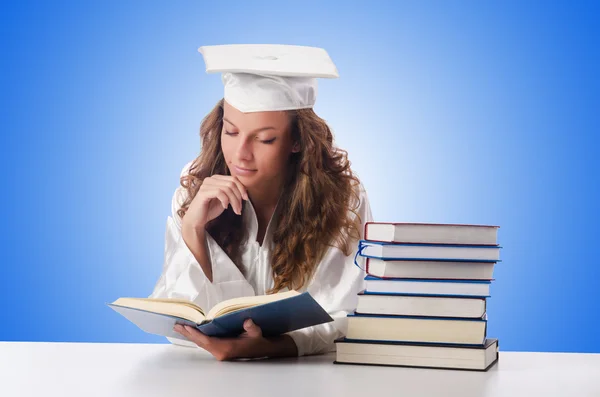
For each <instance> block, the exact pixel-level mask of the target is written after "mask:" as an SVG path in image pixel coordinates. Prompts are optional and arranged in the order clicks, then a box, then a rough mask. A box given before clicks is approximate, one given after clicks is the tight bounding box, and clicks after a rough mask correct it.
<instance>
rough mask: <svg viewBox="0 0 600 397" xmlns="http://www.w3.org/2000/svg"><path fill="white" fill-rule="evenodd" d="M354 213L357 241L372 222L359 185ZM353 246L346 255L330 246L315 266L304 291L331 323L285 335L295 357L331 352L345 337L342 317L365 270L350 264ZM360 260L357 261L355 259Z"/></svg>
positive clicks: (353, 300) (355, 300)
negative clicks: (293, 346)
mask: <svg viewBox="0 0 600 397" xmlns="http://www.w3.org/2000/svg"><path fill="white" fill-rule="evenodd" d="M359 197H360V203H359V207H358V210H357V214H358V215H359V216H360V221H361V228H360V238H361V239H362V238H363V233H364V225H365V223H366V222H371V221H373V215H372V213H371V207H370V204H369V200H368V197H367V194H366V191H365V190H364V188H363V186H362V184H361V185H360V192H359ZM350 244H351V246H352V247H354V249H353V250H352V252H351V254H350V255H349V256H346V255H344V253H343V252H342V251H341V250H340V249H338V248H334V247H331V248H330V249H329V250H328V251H327V253H326V255H325V257H324V258H323V260H322V261H321V263H320V264H319V266H318V268H317V270H316V272H315V275H314V277H313V279H312V281H311V283H310V284H309V285H308V287H307V291H308V292H309V293H310V294H311V296H312V297H313V298H314V299H315V300H316V301H317V302H318V303H319V304H320V305H321V306H322V307H323V308H324V309H325V310H326V311H327V312H328V313H329V315H330V316H331V317H332V318H333V320H334V321H333V322H329V323H325V324H320V325H316V326H313V327H307V328H303V329H299V330H296V331H292V332H289V333H287V335H289V336H290V337H291V338H292V339H293V340H294V342H295V343H296V347H297V349H298V355H299V356H304V355H311V354H321V353H327V352H330V351H334V350H335V343H334V341H335V340H336V339H338V338H341V337H343V336H345V335H346V330H347V319H346V316H347V315H348V314H350V313H352V312H354V310H355V309H356V306H357V304H358V296H357V294H358V293H359V292H361V291H362V290H364V286H365V284H364V278H365V275H366V274H365V271H364V270H363V269H364V264H361V262H362V261H360V262H359V261H358V260H357V262H358V264H359V265H360V267H358V266H356V264H355V263H354V258H355V255H356V251H357V250H358V240H355V241H351V242H350ZM358 259H360V258H358Z"/></svg>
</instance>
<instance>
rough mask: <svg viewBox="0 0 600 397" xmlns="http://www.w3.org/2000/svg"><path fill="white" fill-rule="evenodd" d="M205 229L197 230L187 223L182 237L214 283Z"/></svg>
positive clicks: (183, 227)
mask: <svg viewBox="0 0 600 397" xmlns="http://www.w3.org/2000/svg"><path fill="white" fill-rule="evenodd" d="M205 233H206V232H205V231H204V230H203V229H200V230H199V229H197V228H194V227H192V226H188V225H187V224H186V223H185V222H184V223H183V224H182V227H181V236H182V238H183V241H184V242H185V244H186V245H187V247H188V248H189V250H190V251H191V252H192V254H194V257H195V258H196V261H197V262H198V264H200V267H201V268H202V271H203V272H204V274H205V275H206V277H207V278H208V279H209V280H210V282H211V283H212V280H213V274H212V265H211V263H210V259H209V255H208V248H207V246H206V235H205Z"/></svg>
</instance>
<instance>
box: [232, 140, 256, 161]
mask: <svg viewBox="0 0 600 397" xmlns="http://www.w3.org/2000/svg"><path fill="white" fill-rule="evenodd" d="M235 154H236V156H237V158H238V159H239V160H243V161H250V160H252V158H253V157H254V155H253V153H252V142H251V141H250V140H249V139H239V140H238V146H237V149H236V152H235Z"/></svg>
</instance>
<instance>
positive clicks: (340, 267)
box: [150, 163, 372, 356]
mask: <svg viewBox="0 0 600 397" xmlns="http://www.w3.org/2000/svg"><path fill="white" fill-rule="evenodd" d="M190 165H191V163H188V164H187V165H186V166H185V167H184V169H183V171H182V174H181V175H184V174H185V173H186V172H187V170H188V169H189V166H190ZM186 195H187V191H186V190H185V189H184V188H183V187H181V186H180V187H178V188H177V189H176V191H175V194H174V195H173V199H172V205H171V212H172V216H169V217H168V218H167V227H166V233H165V252H164V263H163V269H162V274H161V275H160V277H159V280H158V282H157V283H156V286H155V288H154V290H153V292H152V294H151V295H150V297H151V298H178V299H187V300H190V301H193V302H194V303H196V304H197V305H199V306H200V307H202V308H204V309H205V310H208V309H210V308H212V307H213V306H214V305H216V304H217V303H219V302H221V301H223V300H226V299H230V298H236V297H241V296H253V295H264V294H266V291H267V290H269V289H270V288H271V287H272V286H273V278H272V274H271V265H270V261H269V252H270V249H271V247H270V245H271V232H272V230H271V229H272V228H273V227H274V226H273V225H272V224H271V222H269V224H268V226H267V230H266V233H265V237H264V241H263V244H262V246H261V245H260V244H259V243H258V242H257V241H256V237H257V234H258V221H257V217H256V212H255V210H254V207H253V206H252V204H251V203H250V201H244V211H243V212H242V216H243V217H244V219H243V225H244V227H247V228H248V240H247V243H246V244H245V245H244V246H243V247H242V250H241V266H243V268H244V272H245V274H246V275H247V278H245V277H244V276H243V275H242V273H241V272H240V270H239V269H238V268H237V267H236V265H235V264H234V263H233V261H232V260H231V258H229V256H228V255H227V254H226V253H225V251H224V250H223V249H222V248H221V247H220V246H219V245H218V244H217V243H216V241H215V240H214V239H213V238H212V236H210V235H209V234H208V233H206V239H207V247H208V253H207V254H208V255H209V257H210V262H211V264H212V272H213V281H212V283H211V282H210V280H208V278H207V277H206V276H205V274H204V272H203V270H202V268H201V267H200V265H199V264H198V262H197V260H196V258H195V257H194V255H193V254H192V252H191V251H190V250H189V248H188V247H187V245H186V244H185V242H184V240H183V238H182V236H181V218H180V217H179V216H178V215H177V210H178V209H179V208H180V206H181V203H183V201H184V200H185V197H186ZM359 197H360V205H359V207H358V210H357V213H358V214H359V215H360V219H361V225H362V227H361V229H360V234H361V238H362V237H363V233H364V224H365V222H369V221H372V214H371V208H370V205H369V201H368V198H367V194H366V192H365V190H364V188H363V186H362V185H360V192H359ZM351 244H352V246H353V247H354V249H353V252H352V253H351V254H350V255H349V256H346V255H344V253H343V252H342V251H341V250H340V249H338V248H334V247H330V248H329V250H328V251H327V252H326V254H325V256H324V257H323V259H322V260H321V262H320V263H319V265H318V267H317V269H316V271H315V272H314V275H313V277H312V279H311V281H310V282H309V283H308V285H306V286H305V287H304V288H303V289H301V290H299V292H304V291H308V292H309V293H310V294H311V296H312V297H313V298H314V299H315V300H316V301H317V302H318V303H319V304H320V305H321V306H322V307H323V308H324V309H325V311H327V312H328V313H329V315H330V316H331V317H332V318H333V319H334V321H333V322H329V323H326V324H320V325H316V326H312V327H307V328H304V329H300V330H296V331H292V332H289V333H288V335H289V336H291V337H292V339H293V340H294V342H295V343H296V346H297V349H298V355H299V356H302V355H309V354H318V353H326V352H329V351H333V350H335V344H334V343H333V342H334V340H335V339H337V338H339V337H342V336H344V335H345V334H346V315H347V314H348V313H352V312H353V311H354V309H355V308H356V304H357V293H358V292H360V291H361V290H363V289H364V277H365V273H364V271H363V270H361V269H360V268H359V267H357V266H356V265H355V264H354V257H355V254H356V250H357V249H358V241H352V242H351ZM359 259H360V257H359ZM359 264H361V262H359ZM361 267H363V268H364V266H363V265H362V264H361ZM167 339H168V340H169V341H170V342H171V343H174V344H179V345H186V346H196V345H195V344H193V343H191V342H187V341H182V340H179V339H175V338H167Z"/></svg>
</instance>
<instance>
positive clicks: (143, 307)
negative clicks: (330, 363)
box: [108, 291, 333, 340]
mask: <svg viewBox="0 0 600 397" xmlns="http://www.w3.org/2000/svg"><path fill="white" fill-rule="evenodd" d="M108 305H109V306H110V307H111V308H112V309H113V310H115V311H116V312H117V313H119V314H121V315H122V316H123V317H125V318H126V319H128V320H129V321H131V322H132V323H133V324H135V325H137V326H138V327H139V328H140V329H141V330H142V331H144V332H147V333H150V334H155V335H161V336H166V337H170V338H177V339H183V340H185V339H186V338H185V337H184V336H182V335H180V334H178V333H177V332H175V331H173V327H174V325H175V324H186V325H190V326H193V327H195V328H196V329H198V330H199V331H200V332H202V333H204V334H206V335H208V336H219V337H233V336H237V335H240V334H241V333H243V332H244V328H243V324H244V321H245V320H246V319H249V318H250V319H252V321H253V322H254V323H255V324H256V325H258V326H259V327H260V328H261V330H262V333H263V335H264V336H276V335H281V334H284V333H286V332H290V331H294V330H297V329H301V328H306V327H310V326H313V325H318V324H322V323H327V322H330V321H333V319H332V318H331V316H329V314H328V313H327V312H326V311H325V310H324V309H323V308H322V307H321V306H320V305H319V304H318V303H317V301H315V300H314V298H313V297H312V296H311V295H310V294H309V293H308V292H304V293H301V294H300V293H298V292H296V291H289V292H284V293H280V294H273V295H264V296H254V297H243V298H235V299H230V300H227V301H224V302H221V303H220V304H218V305H216V306H215V307H214V308H213V309H211V310H210V311H209V312H208V313H207V314H205V313H204V312H203V310H202V309H201V308H199V307H198V306H196V305H194V304H193V303H191V302H186V301H182V300H169V299H147V298H120V299H117V300H116V301H115V302H113V303H110V304H108Z"/></svg>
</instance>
